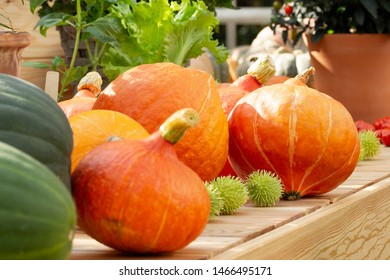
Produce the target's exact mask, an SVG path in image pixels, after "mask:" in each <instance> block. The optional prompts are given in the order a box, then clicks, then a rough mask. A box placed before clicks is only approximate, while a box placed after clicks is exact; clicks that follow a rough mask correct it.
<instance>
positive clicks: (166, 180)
mask: <svg viewBox="0 0 390 280" xmlns="http://www.w3.org/2000/svg"><path fill="white" fill-rule="evenodd" d="M198 121H199V115H198V113H197V112H196V111H195V110H194V109H183V110H179V111H178V112H176V113H175V114H173V115H172V116H171V117H170V118H168V119H167V120H166V121H165V122H164V123H163V124H162V125H161V127H160V129H159V130H158V131H156V132H155V133H153V134H152V135H150V136H149V137H147V138H145V139H141V140H119V141H113V142H107V143H104V144H102V145H99V146H98V147H96V148H95V149H93V150H92V151H90V152H89V153H88V154H87V156H86V157H85V158H84V159H82V160H81V161H80V163H79V164H78V166H77V167H76V169H75V171H74V172H73V173H72V190H73V196H74V199H75V201H76V206H77V210H78V217H79V226H80V227H81V229H82V230H84V231H85V232H86V233H87V234H89V235H90V236H91V237H93V238H95V239H96V240H98V241H99V242H101V243H103V244H105V245H107V246H110V247H112V248H114V249H116V250H119V251H126V252H136V253H159V252H171V251H175V250H178V249H181V248H183V247H185V246H186V245H187V244H189V243H190V242H191V241H193V240H194V239H195V238H197V237H198V236H199V235H200V234H201V232H202V231H203V229H204V227H205V226H206V224H207V222H208V217H209V213H210V199H209V195H208V192H207V190H206V188H205V185H204V182H203V181H202V179H201V178H200V177H199V176H198V174H196V173H195V172H194V171H193V170H192V169H191V168H189V167H188V166H186V165H185V164H184V163H183V162H181V161H180V160H179V159H178V157H177V155H176V152H175V149H174V145H176V143H177V142H178V141H179V140H180V138H181V137H182V136H183V134H184V133H186V132H185V131H186V130H187V129H188V132H189V131H190V130H191V129H194V128H191V127H193V126H195V125H196V124H197V123H198Z"/></svg>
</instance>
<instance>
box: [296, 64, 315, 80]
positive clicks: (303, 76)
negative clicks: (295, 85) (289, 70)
mask: <svg viewBox="0 0 390 280" xmlns="http://www.w3.org/2000/svg"><path fill="white" fill-rule="evenodd" d="M315 71H316V69H315V68H314V67H313V66H310V67H309V68H307V69H306V70H305V71H303V72H302V73H299V74H298V75H296V76H295V79H298V80H300V81H301V82H302V83H304V84H307V83H308V82H309V79H310V76H311V75H313V74H314V72H315Z"/></svg>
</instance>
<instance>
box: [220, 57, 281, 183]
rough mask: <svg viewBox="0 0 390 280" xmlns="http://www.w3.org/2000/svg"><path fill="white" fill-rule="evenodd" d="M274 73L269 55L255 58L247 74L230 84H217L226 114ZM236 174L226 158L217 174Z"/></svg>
mask: <svg viewBox="0 0 390 280" xmlns="http://www.w3.org/2000/svg"><path fill="white" fill-rule="evenodd" d="M274 73H275V66H274V65H273V62H272V59H271V57H269V56H265V57H264V58H262V59H258V60H256V62H255V63H253V64H252V66H251V67H250V68H249V69H248V74H246V75H243V76H241V77H240V78H239V79H237V80H236V81H235V82H234V83H232V84H230V86H226V83H225V84H224V85H221V86H219V88H218V92H219V95H220V98H221V103H222V109H223V111H224V113H225V115H226V117H228V116H229V114H230V112H231V110H232V109H233V107H234V106H235V105H236V103H237V102H238V100H240V99H241V98H242V97H244V96H245V95H247V94H248V93H249V92H251V91H253V90H255V89H258V88H260V87H262V85H263V84H264V83H265V82H267V81H268V80H269V79H270V78H272V77H273V75H274ZM227 175H232V176H236V173H235V172H234V170H233V168H232V167H231V166H230V162H229V160H228V159H227V160H226V162H225V165H224V167H223V168H222V170H221V171H220V173H219V174H218V176H227Z"/></svg>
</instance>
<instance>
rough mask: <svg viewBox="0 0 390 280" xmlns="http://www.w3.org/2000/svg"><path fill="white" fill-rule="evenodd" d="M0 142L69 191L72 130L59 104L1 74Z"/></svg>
mask: <svg viewBox="0 0 390 280" xmlns="http://www.w3.org/2000/svg"><path fill="white" fill-rule="evenodd" d="M0 141H2V142H5V143H8V144H10V145H12V146H14V147H16V148H18V149H20V150H22V151H24V152H26V153H27V154H29V155H31V156H32V157H33V158H35V159H37V160H38V161H40V162H42V163H43V164H44V165H46V166H47V167H49V169H50V170H52V171H53V172H54V174H56V175H57V176H58V177H59V178H60V179H61V180H62V181H63V182H64V183H65V185H66V186H67V187H68V189H69V190H70V170H71V169H70V165H71V160H70V156H71V153H72V149H73V136H72V129H71V127H70V125H69V122H68V119H67V118H66V116H65V114H64V112H63V111H62V110H61V109H60V107H59V106H58V105H57V103H56V102H55V101H54V100H53V99H52V98H51V97H50V96H49V95H48V94H46V93H45V92H44V91H43V90H41V89H40V88H38V87H37V86H35V85H33V84H31V83H29V82H27V81H24V80H22V79H20V78H16V77H14V76H11V75H7V74H0Z"/></svg>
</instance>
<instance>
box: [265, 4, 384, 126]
mask: <svg viewBox="0 0 390 280" xmlns="http://www.w3.org/2000/svg"><path fill="white" fill-rule="evenodd" d="M275 2H277V3H278V5H275V4H274V9H273V14H272V17H271V24H270V25H271V28H273V29H274V30H275V29H276V28H278V29H282V30H283V31H282V34H283V38H284V40H285V42H287V41H290V42H292V43H293V44H295V43H296V42H298V41H299V40H300V38H301V37H303V40H304V42H305V43H306V45H307V47H308V49H309V52H310V58H311V63H312V65H313V66H314V67H315V69H316V73H315V75H314V87H315V88H316V89H318V90H320V91H322V92H324V93H327V94H329V95H331V96H333V97H334V98H336V99H338V100H339V101H340V102H342V103H343V104H344V105H345V106H346V107H347V109H348V110H349V111H350V112H351V114H352V116H353V117H354V118H355V119H365V120H367V121H371V122H373V121H374V120H375V119H376V118H379V117H382V116H383V115H388V114H389V113H390V86H389V83H388V80H387V79H388V77H389V76H390V56H389V53H390V2H389V1H383V0H369V1H368V0H348V1H347V0H340V1H329V0H324V1H308V0H302V1H275Z"/></svg>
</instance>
